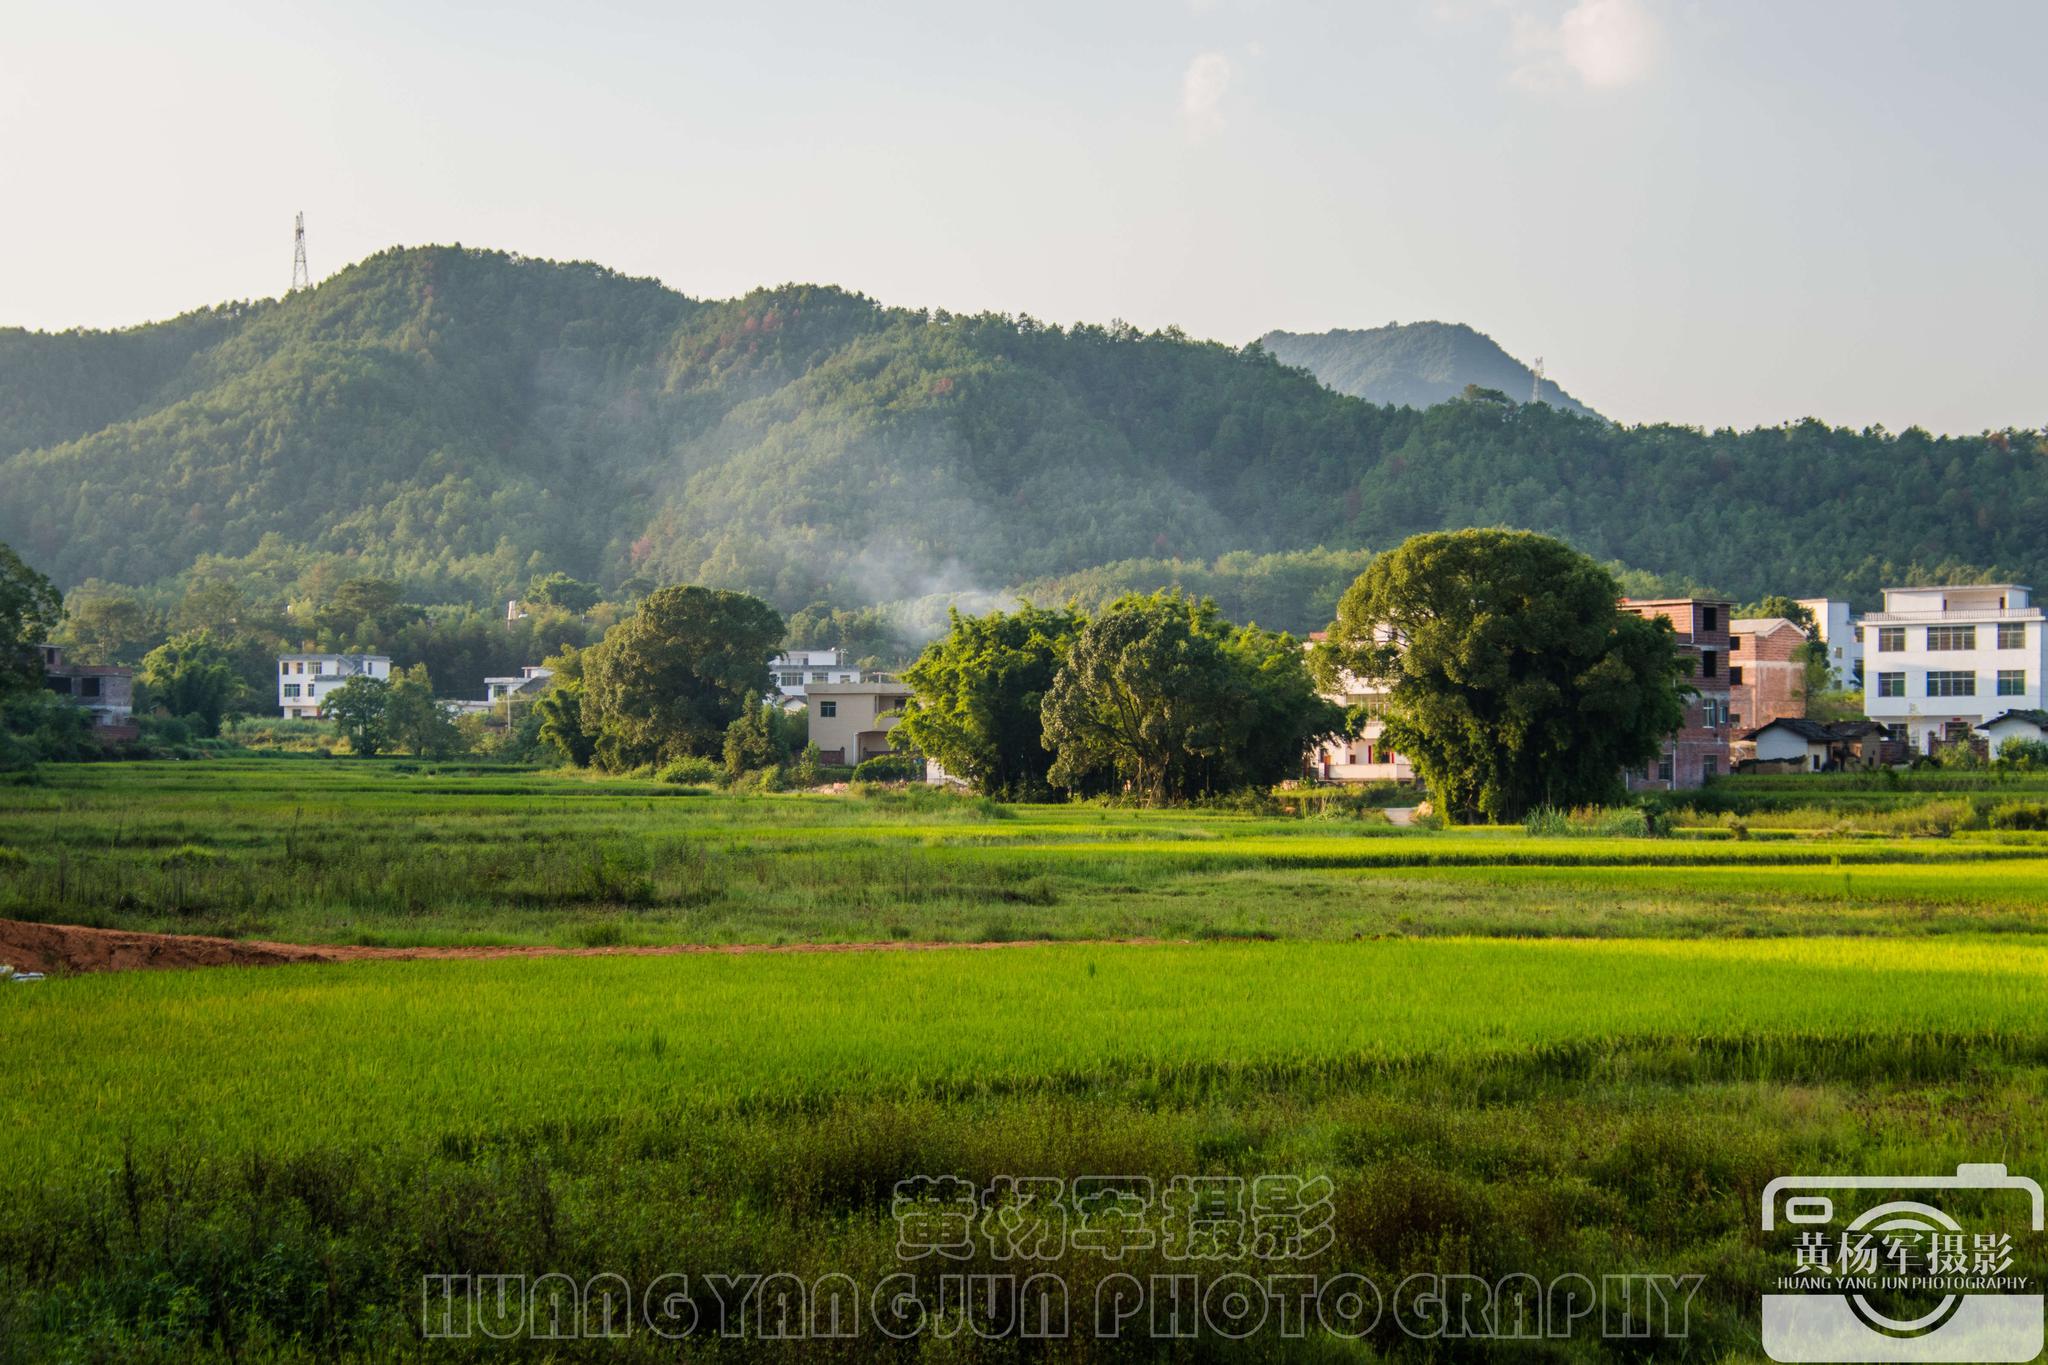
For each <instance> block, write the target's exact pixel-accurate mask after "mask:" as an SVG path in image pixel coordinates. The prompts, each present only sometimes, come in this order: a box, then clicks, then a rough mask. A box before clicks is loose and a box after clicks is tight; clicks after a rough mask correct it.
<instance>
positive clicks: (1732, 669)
mask: <svg viewBox="0 0 2048 1365" xmlns="http://www.w3.org/2000/svg"><path fill="white" fill-rule="evenodd" d="M1728 685H1729V686H1730V687H1740V686H1742V666H1741V665H1740V664H1730V665H1728Z"/></svg>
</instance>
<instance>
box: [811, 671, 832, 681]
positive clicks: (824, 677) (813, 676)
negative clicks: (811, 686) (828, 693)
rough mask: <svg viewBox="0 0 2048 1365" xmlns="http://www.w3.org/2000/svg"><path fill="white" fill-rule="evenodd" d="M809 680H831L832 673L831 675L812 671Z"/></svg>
mask: <svg viewBox="0 0 2048 1365" xmlns="http://www.w3.org/2000/svg"><path fill="white" fill-rule="evenodd" d="M811 681H812V682H831V681H832V675H831V674H830V673H813V674H811Z"/></svg>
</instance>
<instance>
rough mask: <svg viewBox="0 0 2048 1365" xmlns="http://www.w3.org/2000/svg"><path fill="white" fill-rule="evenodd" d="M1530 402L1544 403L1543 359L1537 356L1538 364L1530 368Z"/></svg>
mask: <svg viewBox="0 0 2048 1365" xmlns="http://www.w3.org/2000/svg"><path fill="white" fill-rule="evenodd" d="M1529 401H1530V402H1531V403H1541V402H1542V401H1543V357H1542V356H1540V355H1539V356H1537V357H1536V363H1535V364H1534V365H1532V366H1530V367H1529Z"/></svg>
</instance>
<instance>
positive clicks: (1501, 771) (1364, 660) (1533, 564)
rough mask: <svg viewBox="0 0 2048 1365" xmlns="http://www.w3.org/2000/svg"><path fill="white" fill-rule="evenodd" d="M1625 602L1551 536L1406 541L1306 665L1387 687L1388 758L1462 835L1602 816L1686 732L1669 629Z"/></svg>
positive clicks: (1482, 534) (1605, 576)
mask: <svg viewBox="0 0 2048 1365" xmlns="http://www.w3.org/2000/svg"><path fill="white" fill-rule="evenodd" d="M1620 595H1621V592H1620V585H1619V584H1618V583H1616V582H1615V580H1614V578H1613V576H1612V575H1611V574H1609V573H1608V572H1607V571H1606V570H1604V569H1602V568H1601V567H1600V566H1599V565H1598V564H1596V563H1594V562H1593V561H1592V560H1590V559H1588V558H1587V557H1586V556H1584V555H1582V554H1580V553H1578V552H1577V551H1576V550H1574V549H1572V548H1571V547H1570V546H1569V545H1566V544H1564V543H1562V542H1561V541H1557V540H1553V539H1551V538H1550V537H1548V536H1540V535H1534V534H1532V533H1530V532H1526V531H1451V532H1436V533H1432V534H1428V535H1420V536H1415V537H1413V538H1411V539H1409V540H1407V541H1404V542H1403V543H1402V544H1401V545H1400V546H1399V547H1398V548H1397V549H1395V550H1393V551H1391V552H1389V553H1387V554H1384V555H1382V556H1380V557H1379V558H1378V559H1376V560H1374V561H1373V564H1372V567H1371V568H1369V569H1367V570H1366V571H1365V573H1363V574H1362V575H1360V576H1359V579H1358V582H1357V583H1355V584H1354V585H1353V586H1352V588H1351V590H1350V591H1349V592H1346V593H1345V594H1344V600H1343V602H1342V603H1340V604H1339V606H1338V608H1337V619H1336V621H1335V622H1333V623H1332V624H1331V626H1330V630H1329V638H1328V639H1327V640H1326V641H1325V642H1324V643H1323V644H1322V645H1320V646H1318V647H1317V649H1316V651H1315V664H1314V666H1315V668H1316V670H1317V671H1318V673H1319V674H1321V675H1322V677H1323V678H1324V679H1325V681H1326V682H1332V683H1333V682H1334V681H1335V679H1336V674H1337V672H1338V670H1340V669H1341V670H1344V671H1348V672H1349V673H1351V674H1352V675H1354V676H1355V677H1358V678H1362V679H1369V680H1374V681H1378V682H1381V683H1383V684H1386V685H1387V686H1388V689H1389V697H1388V704H1387V713H1386V719H1385V731H1384V733H1385V737H1386V741H1387V743H1388V744H1389V745H1390V746H1392V747H1393V748H1394V749H1395V750H1397V751H1398V752H1400V753H1401V754H1403V755H1405V756H1406V757H1407V758H1408V760H1409V762H1411V763H1413V764H1414V765H1415V770H1416V772H1417V773H1418V774H1420V775H1421V777H1422V778H1423V780H1424V781H1425V782H1427V783H1428V785H1429V790H1430V794H1431V796H1432V797H1433V798H1434V799H1435V800H1436V802H1437V803H1438V805H1439V807H1440V808H1441V809H1444V810H1445V811H1447V812H1448V813H1450V814H1451V815H1453V816H1454V817H1455V818H1457V819H1458V820H1461V821H1472V820H1476V819H1482V818H1483V819H1485V820H1488V821H1497V822H1512V821H1517V820H1520V819H1521V818H1522V817H1523V816H1524V815H1526V814H1527V813H1528V812H1529V811H1530V810H1532V809H1534V808H1536V807H1538V806H1552V807H1561V808H1570V807H1574V806H1581V805H1598V804H1602V803H1605V802H1608V801H1611V800H1615V799H1617V798H1619V796H1620V795H1621V785H1622V784H1621V774H1622V771H1623V770H1624V769H1626V768H1633V767H1637V766H1640V765H1641V764H1643V763H1646V762H1648V761H1649V760H1650V759H1651V758H1652V757H1654V756H1655V754H1656V753H1657V751H1658V748H1659V747H1660V745H1661V743H1662V741H1663V740H1664V738H1665V737H1666V736H1667V735H1669V734H1671V733H1672V732H1673V731H1675V730H1676V729H1678V727H1679V725H1680V723H1681V722H1682V721H1683V720H1684V719H1685V694H1684V692H1683V691H1682V690H1681V689H1682V688H1683V686H1684V683H1683V678H1684V676H1685V670H1686V668H1687V665H1686V664H1685V663H1684V661H1682V660H1681V659H1680V657H1679V655H1678V651H1677V645H1676V637H1675V636H1674V635H1673V633H1672V630H1671V624H1670V622H1668V621H1664V620H1661V619H1658V620H1645V619H1643V618H1642V617H1639V616H1636V615H1634V614H1632V613H1629V612H1625V611H1623V610H1621V609H1620V607H1619V606H1618V605H1617V601H1618V599H1619V597H1620Z"/></svg>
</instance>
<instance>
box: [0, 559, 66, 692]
mask: <svg viewBox="0 0 2048 1365" xmlns="http://www.w3.org/2000/svg"><path fill="white" fill-rule="evenodd" d="M63 619H64V599H63V598H62V597H60V596H58V594H57V589H56V588H55V587H54V586H52V584H51V583H50V580H49V579H47V578H45V577H43V575H41V574H39V573H37V572H36V571H35V570H34V569H31V568H30V567H29V566H28V565H27V564H26V563H24V562H23V560H22V558H21V556H20V555H18V554H16V553H15V552H14V551H13V550H12V549H10V548H8V547H7V546H6V545H0V696H5V695H6V694H7V693H9V692H28V691H35V690H38V689H40V688H41V687H42V685H43V663H42V656H41V655H39V654H37V653H36V646H37V645H38V644H41V643H42V642H43V641H45V640H48V639H49V638H50V635H51V634H52V632H54V631H55V630H56V628H57V623H58V622H59V621H61V620H63Z"/></svg>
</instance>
